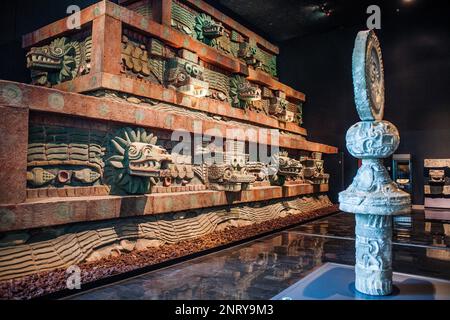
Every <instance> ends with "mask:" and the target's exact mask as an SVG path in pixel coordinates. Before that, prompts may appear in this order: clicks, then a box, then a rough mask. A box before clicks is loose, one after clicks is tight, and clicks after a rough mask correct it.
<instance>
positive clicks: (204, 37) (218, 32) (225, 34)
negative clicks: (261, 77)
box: [172, 1, 277, 77]
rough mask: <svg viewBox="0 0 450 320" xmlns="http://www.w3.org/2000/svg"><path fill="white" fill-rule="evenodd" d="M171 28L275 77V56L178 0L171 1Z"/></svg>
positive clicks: (251, 40)
mask: <svg viewBox="0 0 450 320" xmlns="http://www.w3.org/2000/svg"><path fill="white" fill-rule="evenodd" d="M172 27H174V28H175V29H177V30H179V31H180V32H183V33H185V34H187V35H189V36H191V37H193V38H194V39H197V40H198V41H201V42H203V43H205V44H207V45H209V46H211V47H213V48H216V49H217V50H219V51H221V52H222V53H224V54H228V55H232V56H233V57H235V58H239V59H241V60H242V61H243V62H244V63H246V64H247V65H249V66H251V67H253V68H255V69H260V70H262V71H264V72H266V73H268V74H269V75H271V76H273V77H276V76H277V62H276V56H275V55H273V54H271V53H269V52H267V51H265V50H264V49H262V48H259V47H258V45H257V44H256V43H255V42H254V41H253V39H248V38H246V37H245V36H243V35H241V34H240V33H239V32H237V31H236V30H233V29H230V28H228V27H227V26H225V25H223V24H222V23H221V22H220V21H216V20H215V19H214V18H212V17H211V16H209V15H208V14H206V13H202V12H197V11H196V10H194V9H192V8H191V7H189V6H188V5H185V4H183V3H181V2H180V1H172Z"/></svg>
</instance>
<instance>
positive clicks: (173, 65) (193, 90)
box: [167, 58, 209, 98]
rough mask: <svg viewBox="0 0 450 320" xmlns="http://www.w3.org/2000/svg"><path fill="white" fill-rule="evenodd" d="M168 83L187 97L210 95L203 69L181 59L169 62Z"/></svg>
mask: <svg viewBox="0 0 450 320" xmlns="http://www.w3.org/2000/svg"><path fill="white" fill-rule="evenodd" d="M167 82H168V84H169V86H172V87H174V88H175V89H176V90H177V91H179V92H181V93H183V94H186V95H190V96H194V97H198V98H200V97H205V96H206V95H208V89H209V84H208V82H206V81H204V80H203V68H202V67H201V66H199V65H197V64H195V63H191V62H189V61H185V60H183V59H180V58H175V59H172V60H171V61H170V62H169V66H168V76H167Z"/></svg>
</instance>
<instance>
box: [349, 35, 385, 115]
mask: <svg viewBox="0 0 450 320" xmlns="http://www.w3.org/2000/svg"><path fill="white" fill-rule="evenodd" d="M352 74H353V89H354V92H355V104H356V110H357V111H358V114H359V117H360V118H361V120H362V121H373V120H382V119H383V113H384V68H383V59H382V56H381V48H380V43H379V41H378V38H377V36H376V35H375V32H374V31H373V30H367V31H360V32H359V33H358V35H357V36H356V40H355V48H354V49H353V61H352Z"/></svg>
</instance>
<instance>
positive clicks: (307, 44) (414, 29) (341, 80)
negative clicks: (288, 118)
mask: <svg viewBox="0 0 450 320" xmlns="http://www.w3.org/2000/svg"><path fill="white" fill-rule="evenodd" d="M448 15H449V13H448V11H445V10H440V8H438V7H436V8H435V9H434V10H429V11H425V12H422V13H420V14H419V15H417V14H415V15H405V16H401V15H399V16H398V17H394V18H391V19H389V20H387V21H386V19H385V20H383V15H382V29H381V30H377V35H378V37H379V39H380V42H381V47H382V51H383V58H384V67H385V86H386V105H385V116H384V119H386V120H388V121H391V122H392V123H394V124H395V125H396V126H397V128H398V129H399V131H400V136H401V143H400V147H399V148H398V150H397V153H410V154H411V155H412V157H413V183H414V186H413V190H414V191H413V203H414V204H423V180H424V178H423V160H424V159H425V158H450V100H449V94H450V28H449V25H448V19H449V17H448ZM366 17H367V15H365V13H364V12H362V13H361V20H362V21H363V22H362V23H361V25H360V26H353V27H345V28H339V29H336V30H333V31H330V32H327V33H322V34H313V35H308V36H305V37H301V38H296V39H292V40H288V41H286V42H283V43H281V47H280V52H281V56H280V58H279V74H280V78H281V79H282V80H283V81H284V82H285V83H287V84H288V85H291V86H293V87H295V88H298V89H300V90H303V91H304V92H306V94H307V103H306V104H305V106H304V110H303V114H304V122H305V127H306V128H307V129H308V133H309V135H310V136H311V137H314V140H315V141H318V142H323V143H329V144H331V145H335V146H337V147H339V149H340V151H342V152H344V184H345V187H347V186H348V185H349V184H350V183H351V181H352V178H353V177H354V175H355V173H356V170H357V160H356V159H355V158H352V157H351V156H350V154H349V153H348V151H347V150H346V148H345V141H344V137H345V133H346V131H347V129H348V128H349V127H350V126H351V125H353V124H354V123H356V122H357V121H358V120H359V118H358V115H357V113H356V109H355V105H354V102H353V86H352V73H351V70H352V66H351V63H352V51H353V43H354V39H355V36H356V34H357V32H358V31H359V30H362V29H364V28H365V26H364V24H365V19H366ZM334 162H335V161H330V162H329V163H330V164H329V165H330V167H329V168H328V171H331V172H330V173H331V174H332V179H333V177H335V179H334V181H330V188H331V193H332V196H333V200H335V201H336V200H337V193H338V192H339V191H340V190H341V188H342V187H341V182H340V181H339V180H340V179H339V177H340V172H339V167H338V166H337V165H336V163H334ZM386 164H388V165H389V166H390V163H388V162H386Z"/></svg>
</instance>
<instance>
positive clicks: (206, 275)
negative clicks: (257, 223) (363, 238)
mask: <svg viewBox="0 0 450 320" xmlns="http://www.w3.org/2000/svg"><path fill="white" fill-rule="evenodd" d="M354 225H355V222H354V217H353V215H351V214H346V213H338V214H335V215H333V216H330V217H327V218H323V219H321V220H317V221H314V222H311V223H308V224H305V225H301V226H298V227H295V228H292V229H290V230H288V231H283V232H279V233H276V234H273V235H270V236H267V237H265V238H261V239H258V240H255V241H252V242H249V243H246V244H243V245H240V246H236V247H232V248H229V249H226V250H222V251H219V252H217V253H213V254H210V255H207V256H203V257H200V258H197V259H193V260H189V261H186V262H183V263H180V264H177V265H173V266H170V267H168V268H164V269H160V270H156V271H152V272H149V273H147V274H144V275H141V276H138V277H135V278H131V279H127V280H124V281H121V282H118V283H115V284H112V285H108V286H105V287H100V288H97V289H93V290H90V291H86V292H83V293H80V294H78V295H75V296H72V297H71V298H72V299H271V298H273V297H274V296H276V295H277V294H279V293H280V292H282V291H283V290H285V289H286V288H288V287H290V286H291V285H293V284H295V283H297V282H298V281H299V280H301V279H302V278H304V277H305V276H306V275H308V274H310V273H311V272H313V271H314V270H317V268H319V267H321V266H323V265H324V264H325V263H327V262H334V263H339V264H344V265H353V264H354ZM394 228H395V229H394V239H393V268H394V270H395V271H396V272H401V273H408V274H414V275H419V276H426V277H432V278H438V279H444V280H450V216H449V221H446V220H430V219H425V215H424V213H423V211H415V212H413V213H412V214H411V215H409V216H398V217H395V220H394Z"/></svg>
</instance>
